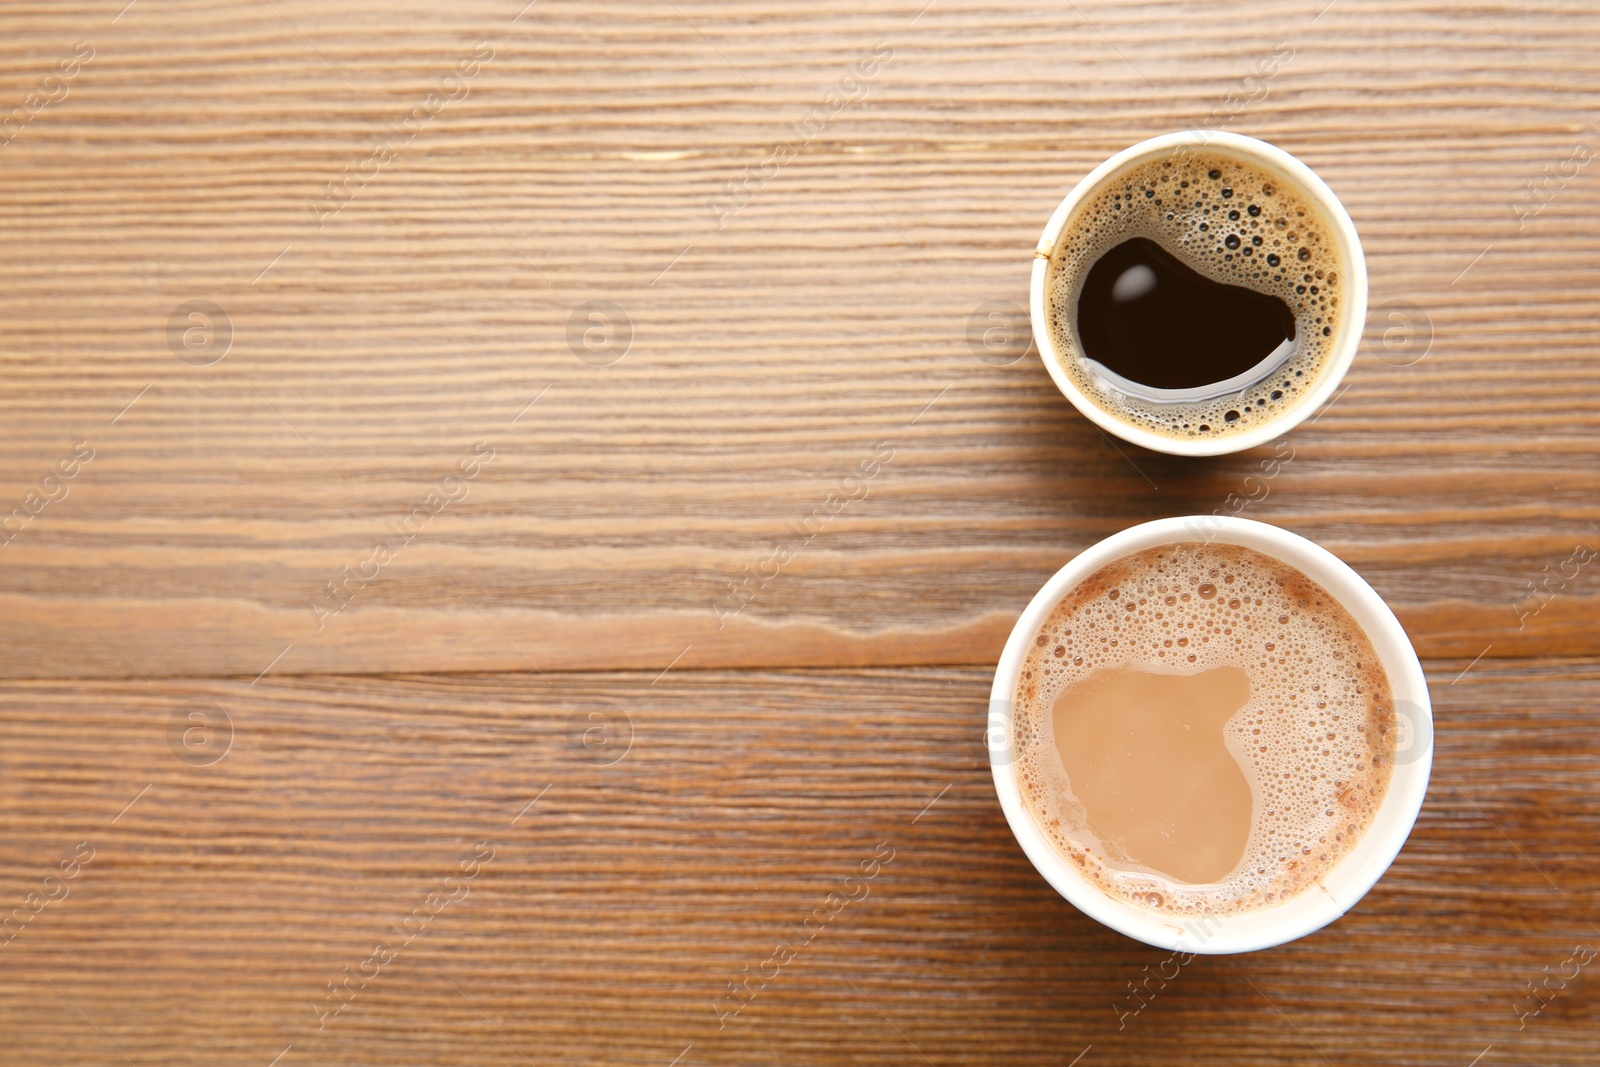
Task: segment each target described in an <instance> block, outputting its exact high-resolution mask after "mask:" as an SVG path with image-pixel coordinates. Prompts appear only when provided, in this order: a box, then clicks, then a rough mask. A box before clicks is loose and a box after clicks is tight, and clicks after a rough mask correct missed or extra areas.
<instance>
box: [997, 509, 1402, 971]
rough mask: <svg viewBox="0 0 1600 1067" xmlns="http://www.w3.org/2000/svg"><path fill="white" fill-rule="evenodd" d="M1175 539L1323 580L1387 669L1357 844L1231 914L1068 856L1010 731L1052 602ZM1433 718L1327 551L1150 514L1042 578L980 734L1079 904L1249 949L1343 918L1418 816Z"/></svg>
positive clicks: (1384, 609) (1137, 928)
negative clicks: (1110, 884) (1385, 750)
mask: <svg viewBox="0 0 1600 1067" xmlns="http://www.w3.org/2000/svg"><path fill="white" fill-rule="evenodd" d="M1182 542H1202V543H1205V544H1207V545H1221V546H1232V545H1237V546H1242V547H1243V548H1246V549H1253V550H1254V551H1256V552H1259V553H1261V554H1263V555H1265V556H1268V557H1270V558H1271V559H1273V560H1276V561H1279V562H1281V563H1282V564H1286V565H1287V566H1288V567H1289V568H1292V569H1293V570H1296V571H1299V572H1300V573H1301V574H1302V575H1304V576H1305V577H1307V578H1310V579H1311V580H1312V581H1313V582H1315V583H1316V584H1318V585H1320V586H1321V587H1322V589H1323V590H1325V591H1326V592H1327V593H1328V594H1331V596H1332V598H1333V599H1334V600H1335V601H1337V603H1338V604H1339V605H1340V606H1342V607H1343V609H1344V610H1345V611H1346V612H1347V613H1348V615H1349V616H1350V617H1351V618H1352V619H1353V620H1354V621H1355V623H1356V624H1357V625H1359V626H1360V627H1361V629H1362V630H1363V631H1364V632H1365V634H1366V636H1367V638H1368V639H1369V641H1370V644H1371V647H1372V649H1373V651H1374V652H1375V653H1376V655H1377V657H1378V660H1379V662H1380V664H1381V666H1382V668H1383V670H1384V673H1385V674H1386V675H1387V677H1388V682H1389V686H1390V689H1391V692H1392V695H1393V699H1394V709H1395V711H1396V718H1395V722H1394V728H1395V730H1396V733H1397V739H1396V742H1395V744H1394V746H1393V749H1392V753H1393V755H1392V759H1393V769H1392V775H1391V777H1390V779H1389V783H1388V788H1387V791H1386V792H1385V793H1384V795H1383V798H1382V800H1381V802H1379V805H1378V807H1377V808H1376V810H1375V812H1374V814H1373V815H1372V817H1371V821H1370V823H1369V824H1368V826H1367V828H1366V830H1365V832H1364V834H1363V835H1362V836H1361V837H1360V839H1359V840H1358V842H1357V843H1356V844H1355V845H1354V846H1352V847H1351V848H1350V849H1349V851H1347V852H1345V853H1344V854H1343V856H1342V858H1339V859H1338V860H1337V861H1336V862H1335V863H1334V865H1333V866H1332V867H1331V869H1328V870H1327V871H1325V872H1324V873H1323V875H1322V876H1321V878H1320V879H1319V880H1318V881H1317V883H1316V884H1314V885H1310V886H1309V887H1306V888H1303V889H1301V890H1300V891H1298V892H1296V893H1295V894H1294V895H1290V896H1286V897H1284V898H1283V899H1281V900H1279V901H1278V902H1277V903H1274V904H1272V905H1270V906H1264V907H1258V908H1253V909H1249V910H1243V911H1235V912H1233V913H1228V914H1209V915H1207V914H1198V915H1193V914H1191V915H1173V914H1167V913H1164V912H1161V911H1157V910H1153V909H1151V908H1148V907H1144V906H1141V905H1139V904H1136V903H1132V902H1129V901H1127V900H1124V899H1118V898H1116V897H1115V896H1113V895H1112V894H1111V893H1110V892H1108V891H1107V890H1106V889H1103V888H1101V886H1099V885H1097V884H1095V883H1094V882H1093V881H1091V880H1090V879H1089V878H1087V877H1086V876H1085V874H1084V872H1083V871H1082V870H1080V868H1079V866H1078V865H1075V864H1073V863H1071V862H1069V861H1068V860H1067V859H1066V858H1065V857H1064V856H1063V853H1062V851H1061V850H1060V849H1059V848H1058V847H1057V845H1056V844H1055V843H1053V842H1052V841H1051V840H1050V838H1049V837H1048V836H1046V833H1045V832H1044V830H1043V829H1042V828H1041V826H1040V825H1039V824H1038V820H1037V819H1036V817H1035V814H1034V813H1033V811H1031V810H1030V809H1029V807H1028V805H1027V803H1026V801H1025V800H1024V797H1023V793H1022V784H1021V782H1020V780H1019V774H1018V760H1017V751H1018V750H1017V747H1016V745H1015V741H1014V738H1013V734H1012V730H1013V726H1014V721H1015V718H1016V708H1015V705H1014V701H1015V700H1016V698H1017V694H1018V688H1019V681H1020V680H1021V673H1022V670H1023V665H1024V662H1025V660H1026V658H1027V656H1028V653H1029V650H1030V648H1031V647H1032V646H1033V645H1034V642H1035V637H1036V635H1039V634H1040V633H1041V629H1042V628H1043V627H1044V626H1045V625H1046V623H1047V620H1049V618H1050V617H1051V614H1052V611H1053V610H1054V609H1055V607H1056V606H1057V604H1058V603H1060V602H1061V601H1062V600H1063V598H1065V597H1067V596H1068V595H1069V594H1071V593H1073V591H1074V590H1076V589H1078V588H1079V587H1080V586H1081V585H1083V584H1084V581H1085V579H1087V578H1089V577H1090V576H1092V575H1094V574H1096V572H1100V571H1101V570H1102V568H1104V567H1106V566H1107V565H1108V564H1111V563H1113V562H1115V561H1117V560H1122V559H1125V558H1126V557H1129V556H1132V555H1134V554H1135V553H1139V552H1142V551H1144V550H1146V549H1153V548H1158V547H1160V546H1167V545H1175V544H1178V543H1182ZM1432 738H1433V719H1432V713H1431V710H1430V703H1429V699H1428V686H1427V681H1426V679H1425V678H1424V677H1423V673H1422V667H1421V664H1420V663H1419V662H1418V660H1417V655H1416V652H1415V651H1414V650H1413V648H1412V646H1411V642H1410V640H1409V639H1408V638H1407V636H1406V633H1405V631H1404V630H1403V629H1402V628H1401V626H1400V623H1399V621H1398V620H1397V619H1396V618H1395V616H1394V613H1393V612H1392V611H1390V610H1389V607H1388V605H1387V604H1385V603H1384V601H1383V599H1382V598H1381V597H1379V596H1378V594H1377V593H1376V592H1374V591H1373V589H1372V587H1371V586H1369V585H1368V584H1367V583H1366V581H1364V580H1363V579H1362V578H1361V576H1360V575H1359V574H1357V573H1356V572H1355V571H1354V570H1352V569H1351V568H1350V567H1349V566H1348V565H1347V564H1345V563H1344V562H1342V561H1341V560H1340V559H1338V558H1337V557H1336V556H1334V555H1333V554H1332V553H1331V552H1329V551H1328V550H1327V549H1324V548H1322V547H1321V546H1319V545H1317V544H1315V543H1313V542H1311V541H1309V540H1307V539H1306V538H1304V537H1301V536H1299V535H1298V534H1294V533H1290V532H1289V531H1287V530H1284V529H1281V528H1279V527H1276V526H1272V525H1269V524H1267V523H1262V522H1254V521H1251V520H1248V519H1238V518H1216V517H1213V516H1190V517H1184V518H1171V519H1160V520H1157V521H1155V522H1147V523H1144V524H1142V525H1139V526H1134V527H1132V528H1130V529H1127V530H1123V531H1122V532H1121V533H1118V534H1114V535H1112V536H1111V537H1108V538H1106V539H1105V540H1103V541H1101V542H1099V543H1098V544H1096V545H1093V546H1092V547H1090V548H1088V549H1086V550H1084V551H1083V552H1081V553H1080V554H1079V555H1078V556H1077V557H1076V558H1075V559H1073V560H1072V562H1070V563H1068V564H1067V565H1066V566H1065V567H1063V568H1061V570H1060V571H1058V572H1057V573H1056V574H1055V576H1054V577H1052V578H1051V579H1050V580H1049V581H1048V582H1046V583H1045V585H1044V588H1042V589H1041V590H1039V593H1038V595H1036V596H1035V597H1034V598H1033V600H1032V602H1031V603H1029V604H1028V606H1027V608H1026V609H1025V610H1024V611H1023V613H1022V616H1021V618H1019V619H1018V620H1017V624H1016V628H1015V629H1013V630H1012V632H1011V637H1010V639H1009V640H1008V641H1007V642H1006V646H1005V651H1004V652H1003V653H1002V654H1001V657H1000V664H999V667H998V669H997V670H996V671H995V677H994V687H993V689H992V691H991V693H990V709H989V723H988V731H987V736H986V741H987V746H988V749H989V756H990V764H991V768H992V770H993V774H994V784H995V791H996V792H997V794H998V795H999V798H1000V806H1001V808H1002V809H1003V810H1004V812H1005V816H1006V821H1007V822H1008V823H1009V824H1010V826H1011V830H1012V833H1014V834H1015V835H1016V838H1017V842H1018V844H1020V845H1021V846H1022V850H1023V852H1024V853H1025V854H1026V855H1027V857H1028V859H1029V860H1030V861H1032V863H1033V865H1034V867H1035V868H1037V869H1038V871H1039V873H1040V874H1041V875H1043V876H1044V878H1045V880H1046V881H1047V882H1049V883H1050V884H1051V886H1053V887H1054V888H1055V890H1056V891H1057V892H1059V893H1060V894H1061V895H1062V896H1063V897H1065V898H1066V899H1067V900H1068V901H1070V902H1071V903H1072V904H1073V905H1074V906H1075V907H1076V908H1078V910H1079V911H1082V912H1083V913H1085V914H1086V915H1089V916H1090V917H1091V918H1094V919H1096V920H1098V921H1100V922H1101V923H1104V924H1105V925H1106V926H1109V927H1111V928H1112V929H1113V930H1117V931H1120V932H1121V933H1123V934H1126V935H1127V936H1129V937H1132V938H1135V939H1137V940H1139V941H1143V942H1145V943H1146V944H1150V945H1155V946H1157V947H1159V948H1164V949H1170V950H1174V951H1182V952H1191V953H1214V954H1221V953H1232V952H1249V951H1254V950H1256V949H1263V948H1269V947H1271V946H1274V945H1280V944H1283V943H1284V942H1287V941H1292V940H1294V939H1295V938H1299V937H1304V936H1305V935H1306V934H1309V933H1311V932H1312V931H1314V930H1317V929H1319V928H1321V927H1323V926H1325V925H1327V924H1328V923H1331V922H1333V921H1334V920H1335V919H1337V918H1339V917H1340V916H1341V915H1343V914H1344V913H1345V912H1346V911H1348V910H1349V909H1350V908H1352V907H1354V906H1355V905H1356V903H1357V902H1358V901H1360V900H1361V898H1362V897H1363V896H1364V895H1365V894H1366V892H1367V891H1368V890H1369V889H1371V888H1372V886H1373V885H1374V883H1376V882H1377V880H1378V879H1379V877H1381V876H1382V875H1383V873H1384V871H1385V870H1387V869H1388V867H1389V865H1390V863H1391V862H1393V860H1394V858H1395V856H1396V855H1397V854H1398V853H1399V851H1400V848H1401V846H1403V845H1404V844H1405V841H1406V837H1407V835H1409V833H1410V832H1411V827H1412V825H1413V824H1414V823H1415V822H1416V818H1417V813H1418V812H1419V810H1420V809H1421V807H1422V801H1423V797H1424V795H1425V794H1426V792H1427V787H1428V776H1429V772H1430V769H1431V767H1432Z"/></svg>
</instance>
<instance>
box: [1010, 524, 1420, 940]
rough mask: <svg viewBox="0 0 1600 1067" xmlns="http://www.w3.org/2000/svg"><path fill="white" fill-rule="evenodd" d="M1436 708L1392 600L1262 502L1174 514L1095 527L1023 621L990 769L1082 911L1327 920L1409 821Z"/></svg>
mask: <svg viewBox="0 0 1600 1067" xmlns="http://www.w3.org/2000/svg"><path fill="white" fill-rule="evenodd" d="M1432 723H1433V720H1432V713H1431V710H1430V703H1429V699H1428V687H1427V682H1426V679H1425V678H1424V676H1423V673H1422V667H1421V664H1420V663H1419V662H1418V660H1417V655H1416V652H1415V651H1414V650H1413V649H1412V646H1411V642H1410V640H1409V639H1408V638H1407V636H1406V633H1405V631H1404V630H1403V629H1402V628H1401V626H1400V623H1399V621H1398V620H1397V619H1396V618H1395V616H1394V613H1393V612H1392V611H1390V610H1389V607H1388V605H1386V604H1385V603H1384V601H1383V600H1382V598H1380V597H1379V596H1378V594H1377V593H1376V592H1374V591H1373V589H1372V587H1371V586H1369V585H1368V584H1367V583H1366V582H1365V581H1364V580H1362V578H1361V576H1360V575H1358V574H1357V573H1356V572H1355V571H1354V570H1352V569H1351V568H1350V567H1349V566H1347V565H1346V564H1345V563H1343V562H1342V561H1340V560H1339V559H1338V558H1337V557H1335V556H1334V555H1333V554H1332V553H1330V552H1328V551H1327V550H1326V549H1324V548H1322V547H1320V546H1318V545H1317V544H1315V543H1313V542H1311V541H1309V540H1307V539H1305V538H1303V537H1300V536H1299V535H1297V534H1294V533H1290V532H1289V531H1287V530H1283V529H1280V528H1279V527H1276V526H1271V525H1268V524H1266V523H1261V522H1253V521H1250V520H1247V519H1237V518H1226V519H1217V518H1215V517H1211V516H1196V517H1190V518H1173V519H1161V520H1158V521H1156V522H1148V523H1144V524H1143V525H1140V526H1135V527H1132V528H1131V529H1127V530H1124V531H1122V532H1121V533H1118V534H1115V535H1113V536H1111V537H1109V538H1107V539H1105V540H1104V541H1101V542H1100V543H1098V544H1096V545H1094V546H1092V547H1090V548H1088V549H1086V550H1085V551H1084V552H1082V553H1080V554H1079V555H1078V556H1077V558H1076V559H1074V560H1073V561H1072V562H1071V563H1069V564H1067V565H1066V566H1065V567H1063V568H1062V569H1061V570H1060V571H1059V572H1057V574H1056V575H1055V576H1054V577H1053V578H1051V579H1050V580H1049V581H1048V582H1047V583H1046V584H1045V586H1044V588H1043V589H1041V590H1040V591H1039V593H1038V595H1037V596H1035V597H1034V598H1033V601H1032V602H1031V603H1030V604H1029V605H1028V607H1027V609H1026V610H1025V611H1024V612H1023V613H1022V616H1021V618H1020V619H1018V621H1017V625H1016V628H1015V629H1014V630H1012V632H1011V637H1010V639H1009V640H1008V641H1007V642H1006V646H1005V651H1004V652H1003V653H1002V655H1001V657H1000V664H999V667H998V668H997V670H996V671H995V679H994V687H993V690H992V691H991V694H990V710H989V724H988V732H987V744H988V749H989V756H990V765H991V769H992V771H993V775H994V783H995V790H996V792H997V793H998V795H999V798H1000V805H1001V808H1002V809H1003V810H1004V812H1005V816H1006V820H1007V822H1008V823H1009V824H1010V826H1011V830H1012V832H1013V833H1014V834H1015V835H1016V838H1017V841H1018V843H1019V844H1020V845H1021V846H1022V850H1023V852H1024V853H1025V854H1026V855H1027V856H1028V858H1029V860H1031V861H1032V863H1033V865H1034V867H1035V868H1037V869H1038V871H1039V873H1040V874H1042V875H1043V876H1044V878H1045V880H1046V881H1048V882H1049V883H1050V884H1051V885H1052V886H1053V887H1054V888H1055V889H1056V891H1057V892H1059V893H1060V894H1061V895H1062V896H1063V897H1065V898H1066V899H1067V900H1068V901H1070V902H1071V903H1072V904H1073V905H1074V906H1076V907H1077V908H1078V909H1079V910H1080V911H1082V912H1084V913H1085V914H1087V915H1089V916H1090V917H1092V918H1094V919H1097V920H1098V921H1100V922H1101V923H1104V924H1105V925H1107V926H1109V927H1111V928H1112V929H1114V930H1118V931H1120V932H1122V933H1124V934H1126V935H1128V936H1129V937H1132V938H1136V939H1138V940H1140V941H1143V942H1146V943H1147V944H1151V945H1155V946H1158V947H1160V948H1165V949H1170V950H1173V951H1179V952H1190V953H1212V954H1218V953H1231V952H1248V951H1253V950H1256V949H1262V948H1268V947H1271V946H1274V945H1279V944H1282V943H1284V942H1287V941H1291V940H1294V939H1295V938H1298V937H1303V936H1304V935H1306V934H1309V933H1311V932H1312V931H1314V930H1317V929H1319V928H1321V927H1322V926H1324V925H1326V924H1328V923H1330V922H1332V921H1334V920H1335V919H1337V918H1339V916H1341V915H1343V914H1344V913H1345V912H1346V911H1348V910H1349V909H1350V908H1352V907H1354V906H1355V904H1356V903H1357V902H1358V901H1360V900H1361V898H1362V897H1363V896H1364V895H1365V894H1366V893H1367V891H1368V890H1369V889H1370V888H1371V887H1372V886H1373V885H1374V884H1375V883H1376V882H1377V881H1378V879H1379V877H1381V876H1382V874H1383V873H1384V871H1385V870H1387V869H1388V867H1389V865H1390V863H1392V862H1393V860H1394V858H1395V856H1396V855H1397V854H1398V853H1399V851H1400V848H1401V846H1403V845H1404V844H1405V841H1406V838H1407V836H1408V835H1409V834H1410V832H1411V827H1412V825H1413V824H1414V823H1415V821H1416V818H1417V813H1418V812H1419V811H1420V810H1421V807H1422V801H1423V798H1424V796H1425V794H1426V792H1427V787H1428V776H1429V772H1430V769H1431V766H1432V737H1433V730H1432Z"/></svg>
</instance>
